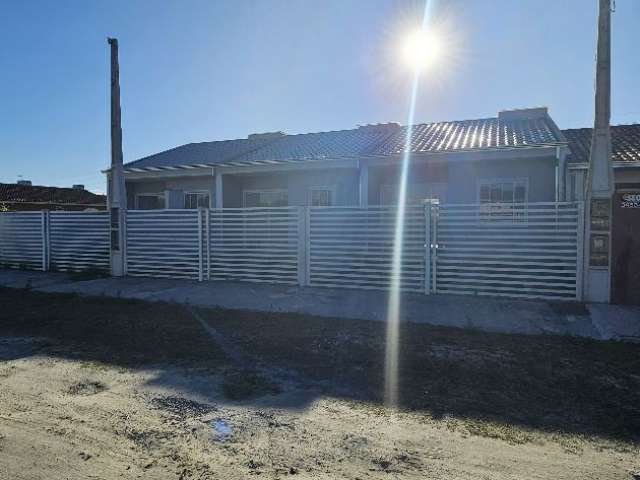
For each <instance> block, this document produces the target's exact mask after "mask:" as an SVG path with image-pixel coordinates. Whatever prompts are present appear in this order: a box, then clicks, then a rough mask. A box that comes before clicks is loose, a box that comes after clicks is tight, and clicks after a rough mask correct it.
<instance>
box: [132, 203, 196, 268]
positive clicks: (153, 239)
mask: <svg viewBox="0 0 640 480" xmlns="http://www.w3.org/2000/svg"><path fill="white" fill-rule="evenodd" d="M125 235H126V239H127V247H126V250H125V251H126V259H127V266H126V268H127V275H131V276H144V277H165V278H192V279H198V278H199V277H200V276H201V272H202V214H201V213H200V211H198V210H130V211H128V212H127V222H126V230H125Z"/></svg>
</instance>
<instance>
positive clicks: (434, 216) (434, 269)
mask: <svg viewBox="0 0 640 480" xmlns="http://www.w3.org/2000/svg"><path fill="white" fill-rule="evenodd" d="M439 208H440V204H439V203H438V202H437V201H432V202H431V203H430V210H431V211H430V215H431V238H432V246H431V291H432V292H433V293H437V290H438V283H437V281H436V277H437V273H438V219H439V218H440V214H439V211H438V209H439Z"/></svg>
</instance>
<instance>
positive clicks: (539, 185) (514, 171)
mask: <svg viewBox="0 0 640 480" xmlns="http://www.w3.org/2000/svg"><path fill="white" fill-rule="evenodd" d="M399 170H400V169H399V167H395V168H390V167H372V168H371V169H370V170H369V204H371V205H378V204H380V203H381V194H382V189H383V188H384V187H383V186H384V185H388V184H393V183H395V184H397V183H398V181H399V176H400V171H399ZM408 178H409V184H423V185H424V184H427V185H426V186H427V189H429V190H430V187H431V186H433V187H434V190H436V191H442V193H443V195H444V198H443V199H442V202H443V203H477V202H478V185H479V182H480V181H481V180H501V179H526V180H527V183H528V189H527V199H528V201H529V202H552V201H555V199H556V168H555V159H553V158H549V159H527V160H499V161H498V160H494V161H483V162H474V161H458V162H450V163H448V164H442V163H441V164H431V165H430V164H425V163H423V164H417V165H412V166H411V167H410V170H409V176H408ZM409 188H411V187H409ZM425 194H426V192H425Z"/></svg>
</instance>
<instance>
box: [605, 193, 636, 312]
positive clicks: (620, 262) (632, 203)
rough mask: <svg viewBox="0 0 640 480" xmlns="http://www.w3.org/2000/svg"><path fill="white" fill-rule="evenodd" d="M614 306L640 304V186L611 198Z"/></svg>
mask: <svg viewBox="0 0 640 480" xmlns="http://www.w3.org/2000/svg"><path fill="white" fill-rule="evenodd" d="M612 235H613V238H612V251H611V253H612V272H611V273H612V274H611V282H612V300H613V303H619V304H626V305H640V185H638V188H625V189H624V190H620V191H617V192H616V193H615V195H614V196H613V232H612Z"/></svg>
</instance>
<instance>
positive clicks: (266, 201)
mask: <svg viewBox="0 0 640 480" xmlns="http://www.w3.org/2000/svg"><path fill="white" fill-rule="evenodd" d="M288 203H289V196H288V195H287V191H286V190H245V191H244V206H245V208H251V207H286V206H287V205H288Z"/></svg>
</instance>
